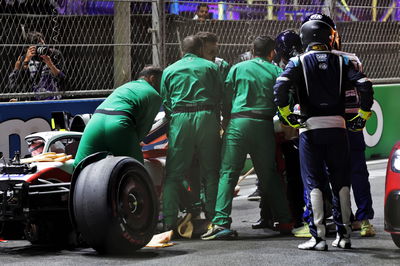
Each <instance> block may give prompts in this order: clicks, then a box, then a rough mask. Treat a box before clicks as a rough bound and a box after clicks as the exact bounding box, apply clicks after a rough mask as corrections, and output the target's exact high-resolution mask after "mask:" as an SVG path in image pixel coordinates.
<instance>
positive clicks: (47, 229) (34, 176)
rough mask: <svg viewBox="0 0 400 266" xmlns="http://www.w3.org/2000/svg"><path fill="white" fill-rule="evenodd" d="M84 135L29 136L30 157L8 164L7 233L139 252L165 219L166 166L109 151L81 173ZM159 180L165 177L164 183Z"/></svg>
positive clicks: (3, 177)
mask: <svg viewBox="0 0 400 266" xmlns="http://www.w3.org/2000/svg"><path fill="white" fill-rule="evenodd" d="M81 136H82V133H81V132H73V131H50V132H40V133H35V134H32V135H29V136H27V137H26V138H25V140H26V142H27V144H28V147H29V151H30V153H31V155H32V157H30V158H20V157H19V154H16V156H15V157H14V158H13V159H12V160H11V161H10V162H6V161H5V160H4V159H0V161H1V163H0V167H1V168H0V236H1V237H3V238H5V239H23V238H25V239H27V240H29V241H30V242H31V243H33V244H51V245H54V244H56V245H74V246H75V245H79V244H81V243H82V242H85V243H87V244H89V245H90V246H91V247H93V248H94V249H96V250H97V251H99V252H101V253H115V252H118V253H120V252H132V251H134V250H136V249H139V248H141V247H143V246H145V245H146V244H147V243H148V242H149V241H150V239H151V238H152V236H153V234H154V232H155V227H156V224H157V221H158V204H159V202H158V196H157V194H156V193H155V191H156V190H155V186H154V184H153V181H152V177H153V178H155V181H156V184H158V186H159V187H157V190H158V191H160V190H161V189H160V186H161V182H162V180H161V179H160V178H162V174H163V172H162V169H163V164H162V162H160V161H157V160H156V159H152V160H146V163H145V164H146V167H147V168H148V169H149V170H146V168H145V167H144V166H143V165H142V164H141V163H139V162H138V161H136V160H135V159H133V158H130V157H114V156H111V155H109V154H107V153H105V152H103V153H98V154H94V155H92V156H89V157H88V158H86V159H85V160H83V161H82V162H81V163H80V164H79V165H78V166H77V167H76V169H75V170H74V169H73V159H71V158H72V157H73V156H75V154H76V151H77V147H78V144H79V140H80V138H81ZM157 178H158V179H157Z"/></svg>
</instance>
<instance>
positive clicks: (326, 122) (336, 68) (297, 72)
mask: <svg viewBox="0 0 400 266" xmlns="http://www.w3.org/2000/svg"><path fill="white" fill-rule="evenodd" d="M334 34H335V31H334V29H333V28H332V27H331V26H330V25H329V24H327V23H325V22H324V21H323V17H322V15H321V14H314V15H311V19H310V18H309V19H308V21H307V22H306V23H304V24H303V25H302V27H301V29H300V36H301V39H302V43H303V46H304V47H306V53H304V54H302V55H301V56H298V57H294V58H291V60H290V61H289V63H288V65H287V66H286V69H285V71H284V72H283V73H282V74H281V76H280V77H279V78H278V79H277V83H276V85H275V87H274V94H275V103H276V105H277V106H278V109H279V112H280V113H281V115H282V118H283V119H284V120H285V121H286V122H287V123H288V124H289V125H291V126H293V127H295V128H300V140H299V152H300V166H301V175H302V179H303V183H304V185H305V189H306V192H307V197H308V200H307V208H308V210H309V211H310V222H309V227H310V232H311V235H312V237H311V239H310V240H308V241H307V242H305V243H303V244H300V245H299V246H298V248H299V249H303V250H327V248H328V247H327V244H326V240H325V230H326V228H325V218H324V206H323V199H324V193H323V191H324V190H323V185H324V184H325V182H326V174H325V173H326V168H327V170H328V171H329V173H330V177H329V179H330V180H329V181H330V184H331V187H332V192H333V218H334V221H335V223H336V226H337V237H336V240H335V241H333V243H332V245H333V246H334V247H339V248H350V247H351V242H350V233H351V228H350V215H351V208H350V185H351V182H350V173H349V171H348V169H349V166H350V165H349V146H348V139H347V133H346V121H345V118H344V117H345V84H352V85H353V86H354V87H355V88H356V89H357V91H358V92H359V93H360V101H361V105H360V109H359V111H358V115H357V116H356V117H355V118H354V119H355V120H357V122H356V123H354V124H356V125H358V126H359V127H361V128H362V127H364V126H365V121H366V120H367V119H368V118H369V117H370V116H371V112H370V109H371V106H372V103H373V90H372V83H371V82H370V81H369V80H368V79H367V78H366V77H365V75H364V74H363V73H361V72H359V71H357V70H355V69H354V67H353V65H352V64H351V63H350V62H349V60H348V58H347V57H346V56H340V55H335V54H333V53H331V49H332V44H333V41H334ZM291 86H295V87H296V90H297V92H296V94H297V97H298V101H299V104H300V111H301V117H300V116H299V115H295V114H293V113H292V111H291V110H290V106H289V89H290V87H291ZM346 87H347V86H346ZM304 117H305V119H306V121H305V122H304V123H303V122H300V121H301V120H300V118H304ZM325 167H326V168H325Z"/></svg>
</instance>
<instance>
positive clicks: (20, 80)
mask: <svg viewBox="0 0 400 266" xmlns="http://www.w3.org/2000/svg"><path fill="white" fill-rule="evenodd" d="M26 41H27V43H29V44H34V43H37V45H33V46H29V47H28V49H27V50H26V52H24V53H23V54H22V55H21V56H19V57H18V60H17V61H16V62H15V66H14V70H13V71H12V73H11V74H10V76H9V84H8V86H9V89H10V90H11V91H12V92H17V91H19V92H35V93H37V95H35V99H36V100H59V99H60V98H61V95H49V94H47V95H46V94H42V93H44V92H58V91H59V90H60V88H61V87H62V85H63V83H64V80H65V74H64V73H63V72H62V68H63V65H64V59H63V57H62V55H61V53H60V51H58V50H56V49H53V48H49V47H48V46H45V42H44V37H43V35H42V34H41V33H40V32H36V31H33V32H28V33H27V38H26Z"/></svg>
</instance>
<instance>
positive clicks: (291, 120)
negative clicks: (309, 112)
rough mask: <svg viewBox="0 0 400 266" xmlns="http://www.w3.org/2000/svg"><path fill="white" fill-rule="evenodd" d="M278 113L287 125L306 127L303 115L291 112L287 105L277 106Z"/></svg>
mask: <svg viewBox="0 0 400 266" xmlns="http://www.w3.org/2000/svg"><path fill="white" fill-rule="evenodd" d="M278 110H279V113H280V114H281V118H282V119H283V120H284V122H286V123H287V124H288V125H289V126H291V127H294V128H301V127H306V125H305V124H304V122H305V117H304V116H301V115H296V114H293V113H292V112H291V111H290V107H289V105H287V106H285V107H282V108H281V107H278Z"/></svg>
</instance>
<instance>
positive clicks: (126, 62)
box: [114, 2, 132, 88]
mask: <svg viewBox="0 0 400 266" xmlns="http://www.w3.org/2000/svg"><path fill="white" fill-rule="evenodd" d="M130 43H131V2H114V44H115V46H114V88H116V87H119V86H120V85H122V84H124V83H126V82H128V81H130V80H131V78H132V69H131V61H132V59H131V46H130Z"/></svg>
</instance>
